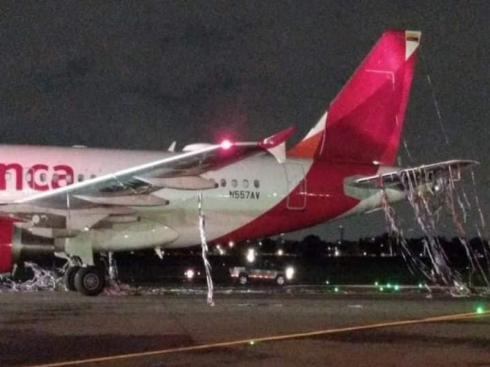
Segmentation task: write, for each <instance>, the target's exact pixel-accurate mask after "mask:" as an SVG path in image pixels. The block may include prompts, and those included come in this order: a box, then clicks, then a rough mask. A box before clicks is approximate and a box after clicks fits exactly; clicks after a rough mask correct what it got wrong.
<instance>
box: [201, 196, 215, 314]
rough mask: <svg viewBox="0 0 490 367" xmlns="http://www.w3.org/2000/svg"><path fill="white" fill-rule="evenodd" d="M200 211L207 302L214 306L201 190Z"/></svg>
mask: <svg viewBox="0 0 490 367" xmlns="http://www.w3.org/2000/svg"><path fill="white" fill-rule="evenodd" d="M198 213H199V234H200V236H201V251H202V260H203V262H204V269H205V270H206V283H207V285H208V297H207V302H208V305H210V306H214V300H213V278H212V277H211V264H210V263H209V261H208V258H207V252H208V243H207V241H206V222H205V216H204V211H203V209H202V192H200V193H199V196H198Z"/></svg>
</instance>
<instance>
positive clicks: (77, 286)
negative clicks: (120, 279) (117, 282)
mask: <svg viewBox="0 0 490 367" xmlns="http://www.w3.org/2000/svg"><path fill="white" fill-rule="evenodd" d="M64 280H65V286H66V289H68V290H69V291H74V292H80V293H81V294H84V295H86V296H97V295H98V294H100V293H101V292H102V291H103V290H104V287H105V274H104V271H103V270H101V269H100V268H99V267H97V266H85V267H81V266H78V265H73V266H70V267H68V269H67V270H66V272H65V275H64Z"/></svg>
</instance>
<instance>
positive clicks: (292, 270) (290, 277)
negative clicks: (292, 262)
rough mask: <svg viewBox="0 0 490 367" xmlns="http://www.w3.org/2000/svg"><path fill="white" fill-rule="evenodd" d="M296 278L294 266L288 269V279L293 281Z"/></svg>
mask: <svg viewBox="0 0 490 367" xmlns="http://www.w3.org/2000/svg"><path fill="white" fill-rule="evenodd" d="M293 278H294V268H293V267H292V266H290V267H288V268H287V269H286V279H287V280H291V279H293Z"/></svg>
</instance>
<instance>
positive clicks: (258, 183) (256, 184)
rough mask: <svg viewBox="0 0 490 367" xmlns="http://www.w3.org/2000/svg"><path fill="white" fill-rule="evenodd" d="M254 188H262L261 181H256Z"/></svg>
mask: <svg viewBox="0 0 490 367" xmlns="http://www.w3.org/2000/svg"><path fill="white" fill-rule="evenodd" d="M254 187H255V188H256V189H258V188H259V187H260V181H259V180H254Z"/></svg>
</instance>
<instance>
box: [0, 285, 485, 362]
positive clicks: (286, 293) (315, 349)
mask: <svg viewBox="0 0 490 367" xmlns="http://www.w3.org/2000/svg"><path fill="white" fill-rule="evenodd" d="M305 289H307V287H304V288H303V287H298V286H296V287H291V288H285V289H283V290H281V291H279V292H277V291H270V290H266V291H263V292H262V291H261V289H260V288H252V289H248V290H242V291H241V292H233V291H232V290H230V291H225V292H218V294H217V295H216V297H215V306H213V307H212V306H208V305H207V304H206V297H205V294H204V292H196V293H195V294H193V293H192V292H187V293H186V294H181V293H179V292H172V293H170V294H157V295H134V294H131V295H128V294H125V293H123V294H122V295H117V294H115V295H101V296H98V297H93V298H91V297H84V296H81V295H79V294H76V293H70V292H49V291H45V292H33V293H0V310H1V311H0V366H1V367H7V366H41V365H42V366H45V367H47V366H50V367H55V366H57V367H61V366H111V367H112V366H118V367H119V366H125V367H126V366H128V367H129V366H132V367H133V366H136V367H140V366H141V367H142V366H145V367H163V366H165V367H168V366H175V367H177V366H179V367H187V366H280V367H288V366H446V367H447V366H474V367H477V366H478V367H484V366H490V312H489V310H490V299H488V298H487V299H484V298H453V297H450V296H448V295H444V294H431V295H429V294H427V293H417V292H408V293H390V294H384V293H371V292H362V293H357V292H348V293H346V292H343V291H339V292H338V293H334V292H322V291H314V290H313V291H311V292H305ZM187 290H188V289H187ZM201 293H202V294H201ZM477 310H478V312H477Z"/></svg>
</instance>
